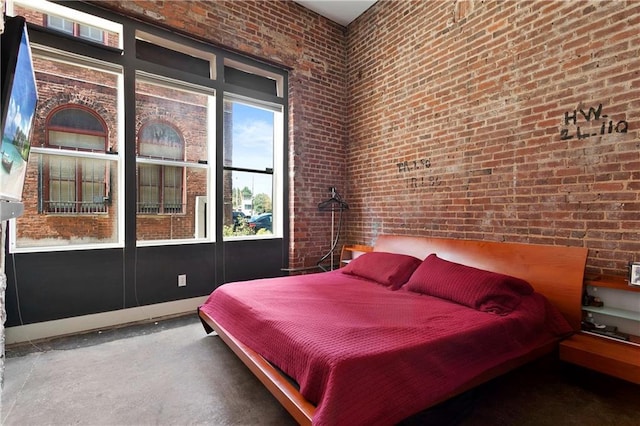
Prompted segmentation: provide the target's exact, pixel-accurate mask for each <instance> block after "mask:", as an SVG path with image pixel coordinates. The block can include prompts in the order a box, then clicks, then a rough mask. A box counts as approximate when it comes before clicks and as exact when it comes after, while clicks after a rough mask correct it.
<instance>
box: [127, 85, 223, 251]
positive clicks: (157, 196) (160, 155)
mask: <svg viewBox="0 0 640 426" xmlns="http://www.w3.org/2000/svg"><path fill="white" fill-rule="evenodd" d="M214 102H215V98H214V96H213V94H212V90H211V89H207V88H198V87H194V86H193V85H186V84H184V83H182V82H179V81H175V80H171V79H168V78H164V77H159V76H154V75H151V74H147V73H142V72H140V73H138V74H137V81H136V116H137V121H138V122H139V123H141V124H140V127H139V129H138V132H137V135H138V137H137V146H136V171H137V173H136V175H137V176H136V180H137V181H136V189H137V200H136V201H137V202H136V205H137V207H136V213H137V219H136V224H137V225H136V233H137V240H138V241H139V242H143V243H146V244H150V243H153V242H155V243H157V242H158V241H169V240H171V241H176V240H183V241H184V240H193V239H201V238H211V237H212V235H206V234H205V233H203V232H201V231H200V230H201V229H210V226H206V222H207V220H208V218H207V217H202V215H206V212H207V211H208V210H207V209H203V208H201V207H200V203H202V202H203V200H206V199H207V197H208V195H209V194H208V192H209V188H210V187H212V185H210V183H209V180H210V179H211V178H212V176H213V174H212V173H209V167H210V166H209V145H210V144H212V142H210V139H211V140H213V135H214V134H213V133H211V132H210V128H213V126H212V125H210V124H209V123H210V122H211V120H212V119H211V117H212V116H213V114H212V113H213V110H214V108H213V105H214ZM197 204H198V205H197ZM196 228H198V229H196Z"/></svg>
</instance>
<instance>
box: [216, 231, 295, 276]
mask: <svg viewBox="0 0 640 426" xmlns="http://www.w3.org/2000/svg"><path fill="white" fill-rule="evenodd" d="M223 250H224V266H225V269H224V278H223V280H224V282H232V281H242V280H250V279H253V278H259V277H261V278H268V277H278V276H282V275H283V272H282V268H285V267H286V266H285V260H286V248H285V247H284V241H283V240H282V239H269V240H251V241H227V242H225V243H224V248H223Z"/></svg>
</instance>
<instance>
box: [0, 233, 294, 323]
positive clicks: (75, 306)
mask: <svg viewBox="0 0 640 426" xmlns="http://www.w3.org/2000/svg"><path fill="white" fill-rule="evenodd" d="M283 244H284V243H283V240H282V239H273V240H272V239H269V240H253V241H252V240H248V241H231V242H225V243H223V244H222V245H220V244H213V243H212V244H186V245H167V246H154V247H138V248H132V249H129V250H126V251H124V250H121V249H113V250H111V249H105V250H78V251H60V252H50V253H20V254H15V255H8V256H7V257H6V265H5V266H6V273H7V292H6V309H7V322H6V325H7V326H8V327H11V326H17V325H22V324H31V323H37V322H43V321H51V320H56V319H63V318H70V317H75V316H81V315H88V314H95V313H101V312H107V311H114V310H118V309H123V308H132V307H136V306H143V305H150V304H154V303H162V302H169V301H174V300H181V299H189V298H193V297H198V296H205V295H207V294H209V293H211V292H212V291H213V290H214V289H215V288H216V286H217V285H220V284H221V283H222V282H229V281H240V280H248V279H254V278H266V277H275V276H280V275H283V273H282V271H281V269H282V268H283V267H284V265H285V263H284V262H285V260H286V256H284V255H283V254H284V253H286V247H284V245H283ZM221 247H222V248H221ZM216 250H222V252H218V253H217V252H216ZM125 253H126V254H125ZM216 259H220V260H219V261H216ZM14 264H15V269H14ZM217 269H218V270H217ZM180 274H186V275H187V285H186V286H185V287H178V275H180ZM216 277H217V278H216Z"/></svg>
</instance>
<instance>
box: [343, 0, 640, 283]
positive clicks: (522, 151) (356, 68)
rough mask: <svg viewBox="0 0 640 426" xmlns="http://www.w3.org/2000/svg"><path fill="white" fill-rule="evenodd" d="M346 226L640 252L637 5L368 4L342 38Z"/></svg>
mask: <svg viewBox="0 0 640 426" xmlns="http://www.w3.org/2000/svg"><path fill="white" fill-rule="evenodd" d="M347 58H348V61H347V66H348V72H347V83H348V90H349V93H348V100H349V120H348V123H349V127H348V134H349V143H348V150H347V157H346V158H347V176H348V181H349V185H348V191H347V194H345V195H347V196H348V198H349V199H350V201H351V206H352V210H351V212H350V213H351V214H350V225H349V233H348V238H349V240H350V241H352V242H359V243H371V242H373V241H374V240H375V237H376V235H378V234H380V233H383V232H384V233H400V234H421V235H431V236H439V237H457V238H471V239H481V240H497V241H518V242H527V243H536V244H553V245H567V246H585V247H588V248H589V256H588V262H587V263H588V266H587V269H588V270H589V271H591V272H598V273H613V274H618V275H620V274H624V273H626V263H627V262H628V261H631V260H635V261H640V238H639V237H640V195H639V194H640V133H639V130H638V129H640V3H639V2H637V1H603V2H601V1H581V2H561V1H479V0H478V1H474V0H468V1H456V2H451V1H447V2H445V1H442V2H425V1H413V2H404V1H403V2H389V1H382V2H378V3H377V4H375V5H374V6H373V7H372V8H371V9H369V10H368V11H367V12H366V13H365V14H364V15H363V16H361V17H360V18H359V19H358V20H357V21H356V22H355V23H354V24H352V25H351V26H350V27H349V31H348V37H347Z"/></svg>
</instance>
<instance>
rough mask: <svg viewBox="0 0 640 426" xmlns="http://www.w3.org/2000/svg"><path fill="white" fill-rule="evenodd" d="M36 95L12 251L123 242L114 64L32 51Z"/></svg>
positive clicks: (118, 72) (117, 74) (117, 79)
mask: <svg viewBox="0 0 640 426" xmlns="http://www.w3.org/2000/svg"><path fill="white" fill-rule="evenodd" d="M32 50H33V62H34V68H35V70H36V83H37V86H38V92H39V94H40V101H39V102H38V107H37V113H36V120H35V122H34V131H33V134H32V139H31V146H32V147H31V154H30V156H29V162H28V165H27V173H26V178H25V182H24V189H23V202H24V206H25V213H24V215H23V216H22V217H21V218H19V219H18V220H17V221H16V227H15V229H14V230H12V232H15V238H12V240H11V241H12V249H18V250H21V249H25V250H34V249H46V250H52V249H60V248H63V247H65V248H66V247H68V248H74V247H78V246H84V247H87V246H90V247H106V246H116V245H118V244H122V237H123V232H122V229H121V227H122V226H123V223H122V221H120V220H119V219H120V217H121V211H120V209H121V208H122V204H123V203H122V202H119V200H118V197H119V192H118V186H119V185H118V180H119V176H120V175H119V173H120V172H119V170H120V168H121V166H122V164H121V156H120V155H118V148H119V146H120V142H119V137H120V136H121V132H119V129H120V126H121V125H120V119H121V117H120V116H119V115H118V114H117V111H118V110H119V105H120V97H119V91H120V88H121V87H122V70H121V68H119V67H117V66H113V65H111V64H107V63H104V62H100V61H97V60H93V59H91V58H87V57H79V56H78V55H73V56H68V55H66V54H65V53H63V52H61V51H54V50H46V49H44V48H41V47H35V46H34V47H32Z"/></svg>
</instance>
